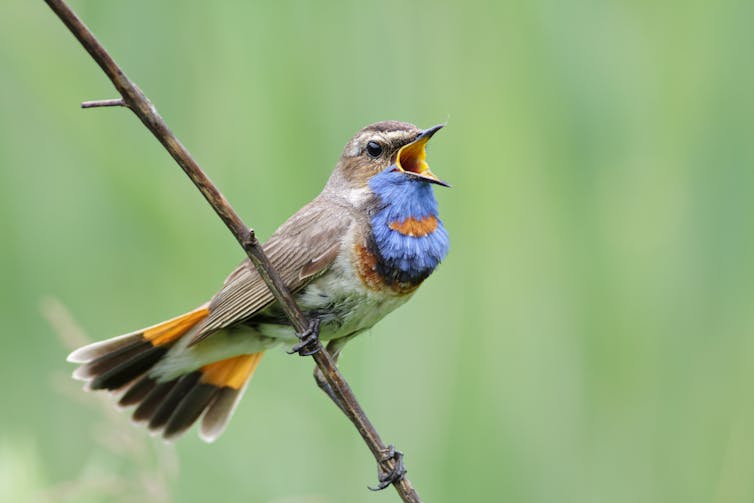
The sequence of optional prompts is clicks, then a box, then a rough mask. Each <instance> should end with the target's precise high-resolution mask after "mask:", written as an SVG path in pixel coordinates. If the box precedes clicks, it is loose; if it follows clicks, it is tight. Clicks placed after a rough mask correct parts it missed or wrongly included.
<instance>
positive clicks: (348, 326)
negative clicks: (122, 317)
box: [69, 121, 444, 441]
mask: <svg viewBox="0 0 754 503" xmlns="http://www.w3.org/2000/svg"><path fill="white" fill-rule="evenodd" d="M437 129H439V127H436V128H432V129H430V130H426V131H421V130H420V129H418V128H417V127H416V126H413V125H411V124H407V123H403V122H396V121H386V122H380V123H377V124H372V125H370V126H367V127H365V128H364V129H362V130H361V131H359V132H358V133H357V134H356V135H355V136H354V137H353V138H352V139H351V140H350V141H349V142H348V144H346V147H345V149H344V151H343V154H342V156H341V158H340V160H339V161H338V164H337V165H336V168H335V170H334V171H333V173H332V175H331V177H330V179H329V181H328V182H327V184H326V186H325V188H324V189H323V191H322V192H321V193H320V194H319V195H318V196H317V197H316V198H315V199H314V200H313V201H311V202H310V203H309V204H307V205H305V206H304V207H303V208H301V210H299V211H298V212H296V213H295V214H294V215H293V216H292V217H290V218H289V219H288V220H287V221H286V222H285V223H284V224H283V225H281V226H280V228H278V230H277V231H275V233H274V234H273V235H272V236H271V237H270V238H269V239H268V240H267V241H266V242H265V243H264V245H263V249H264V251H265V253H266V255H267V256H268V258H269V260H270V262H271V263H272V265H273V267H274V268H275V269H276V270H277V272H278V273H279V274H280V276H281V278H282V279H283V281H284V282H285V283H286V285H287V286H288V288H290V289H291V291H293V292H294V293H295V295H296V300H297V302H298V303H299V305H300V306H301V308H302V309H303V310H304V312H305V313H306V314H307V316H309V317H317V318H318V319H319V320H320V323H321V331H320V338H321V339H323V340H329V339H334V340H337V341H338V342H337V343H336V347H335V350H336V355H337V354H338V353H339V352H340V349H342V344H343V342H344V341H347V340H350V339H351V338H353V336H355V335H357V334H358V333H360V332H362V331H363V330H365V329H367V328H369V327H371V326H372V325H373V324H374V323H375V322H377V321H378V320H379V319H380V318H382V317H383V316H384V315H385V314H387V313H388V312H390V311H392V310H393V309H395V308H396V307H397V306H399V305H401V304H402V303H403V302H405V301H406V299H407V298H408V297H409V296H410V295H409V294H410V293H411V292H412V291H413V290H414V289H415V288H416V287H417V286H418V283H416V284H411V283H405V285H404V286H405V288H403V289H396V288H394V287H393V288H386V284H387V283H386V282H385V274H384V272H385V271H386V267H387V266H386V265H385V264H383V263H382V262H381V260H382V258H381V257H380V256H379V253H378V252H377V251H375V248H374V244H375V242H374V238H373V236H372V230H371V225H372V223H371V222H372V218H373V215H374V213H375V211H377V209H378V208H377V206H378V205H384V204H385V203H386V202H385V201H382V202H380V201H379V198H377V197H376V196H375V194H374V193H372V191H371V189H370V187H369V181H370V180H371V179H372V178H373V177H374V176H375V175H377V174H379V173H383V172H385V171H386V170H393V171H397V172H401V173H404V174H405V175H406V177H411V179H412V180H415V181H418V182H426V183H441V184H442V183H443V182H440V181H439V180H437V179H436V178H435V177H434V175H432V174H431V172H430V171H429V170H428V168H427V167H426V163H424V161H423V159H424V144H425V143H426V141H428V139H429V138H430V137H431V136H432V134H434V132H435V131H437ZM378 147H379V148H378ZM402 166H403V167H402ZM407 179H408V178H407ZM433 219H434V220H433ZM391 225H393V224H391ZM394 225H395V226H397V227H396V229H398V230H399V231H400V232H402V233H404V234H407V235H408V234H413V235H415V236H418V237H423V236H428V235H430V234H431V233H433V232H434V231H435V229H436V228H437V226H438V220H437V219H436V218H435V217H434V216H432V217H431V218H430V217H425V216H421V218H413V217H412V218H407V219H402V220H401V221H400V222H398V223H395V224H394ZM391 229H392V228H391ZM388 230H390V229H388ZM443 232H444V231H443ZM388 274H393V273H392V272H388ZM422 279H423V278H422ZM293 342H296V337H295V333H294V331H293V328H292V327H291V326H290V323H289V322H288V320H287V319H286V318H285V317H284V315H283V313H282V311H281V310H280V308H279V306H277V304H276V303H275V300H274V298H273V296H272V294H271V293H270V291H269V289H268V288H267V285H266V284H265V283H264V281H263V280H262V278H261V277H260V275H259V273H258V272H257V271H256V269H254V267H252V266H251V264H250V262H249V261H248V259H247V260H245V261H243V262H242V263H241V264H240V265H239V266H238V267H237V268H236V269H235V270H234V271H233V272H232V273H231V274H230V275H229V276H228V278H227V279H226V280H225V283H224V284H223V286H222V288H221V289H220V291H219V292H218V293H217V294H216V295H215V296H214V297H213V298H212V299H211V300H210V301H209V302H208V303H207V304H205V305H202V306H200V307H199V308H197V309H195V310H193V311H190V312H188V313H186V314H184V315H182V316H179V317H177V318H174V319H172V320H169V321H166V322H163V323H160V324H158V325H155V326H153V327H150V328H148V329H144V330H140V331H138V332H133V333H131V334H127V335H124V336H120V337H116V338H114V339H110V340H107V341H104V342H99V343H95V344H91V345H89V346H86V347H83V348H81V349H79V350H77V351H74V352H73V353H71V355H70V356H69V360H70V361H72V362H75V363H79V364H80V367H79V368H78V369H76V371H75V372H74V377H76V378H78V379H81V380H84V381H86V382H87V386H88V388H89V389H92V390H96V389H105V390H110V391H113V392H117V393H118V394H119V395H120V396H119V404H120V405H122V406H135V410H134V412H133V419H134V420H135V421H137V422H143V423H146V424H147V426H148V428H149V429H150V430H152V431H155V432H160V433H161V434H162V435H163V436H164V437H165V438H168V439H170V438H175V437H177V436H178V435H180V434H181V433H183V432H184V431H185V430H186V429H188V428H189V427H191V425H192V424H193V423H194V422H197V421H198V422H200V423H201V426H200V435H201V436H202V438H203V439H205V440H207V441H212V440H214V439H216V438H217V437H218V436H219V435H220V433H221V432H222V431H223V428H224V427H225V425H226V424H227V421H228V419H229V417H230V416H231V414H232V412H233V410H234V407H235V405H236V404H237V402H238V399H239V398H240V396H241V395H242V394H243V391H244V389H245V387H246V385H247V383H248V381H249V379H250V378H251V376H252V375H253V373H254V371H255V370H256V367H257V365H258V363H259V361H260V358H261V356H262V354H263V352H264V351H265V350H267V349H269V348H271V347H273V346H275V345H278V344H281V343H285V344H289V343H293Z"/></svg>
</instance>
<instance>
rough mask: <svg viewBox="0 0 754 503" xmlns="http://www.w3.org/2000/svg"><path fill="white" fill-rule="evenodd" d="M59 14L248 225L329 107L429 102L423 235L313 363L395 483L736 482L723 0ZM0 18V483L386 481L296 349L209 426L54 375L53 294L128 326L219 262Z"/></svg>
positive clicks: (750, 268)
mask: <svg viewBox="0 0 754 503" xmlns="http://www.w3.org/2000/svg"><path fill="white" fill-rule="evenodd" d="M73 7H74V8H75V9H76V10H77V11H78V13H79V14H80V15H81V16H82V18H83V19H84V20H85V21H86V22H87V23H88V24H89V25H90V26H91V27H92V29H93V30H94V31H95V33H96V34H97V35H98V36H99V37H100V39H101V40H102V41H103V42H104V44H105V45H106V47H108V49H110V50H111V52H112V54H113V56H114V57H115V58H116V60H117V61H118V62H119V63H121V64H122V66H123V67H124V69H125V70H126V72H128V74H129V75H130V76H131V77H132V78H133V79H134V80H135V81H136V82H137V83H138V84H139V85H140V86H141V87H142V89H143V90H144V91H145V92H146V93H147V95H148V96H149V97H150V98H151V99H152V100H153V102H154V103H155V104H156V105H157V107H158V108H159V110H160V112H161V113H162V115H163V116H164V117H165V119H166V120H167V121H168V123H169V124H170V126H171V127H172V129H173V130H174V131H175V132H176V133H177V134H178V136H179V137H180V138H181V140H182V141H183V142H184V143H185V144H186V145H187V146H188V147H189V149H190V150H191V151H192V153H193V154H194V155H195V157H196V158H197V160H198V161H199V162H200V164H201V165H202V166H203V167H204V169H205V170H206V171H207V172H208V173H209V175H210V176H211V177H212V179H213V180H214V181H215V182H216V183H217V184H218V185H219V187H220V188H221V190H223V191H224V193H225V194H226V196H227V197H228V199H229V200H230V201H231V202H232V203H233V205H234V206H235V208H236V209H237V210H238V211H239V213H241V214H242V215H243V216H244V218H245V219H246V220H247V221H248V222H249V223H251V224H252V225H253V226H255V228H256V229H257V231H258V233H259V234H260V235H261V236H263V237H264V236H268V235H269V234H270V233H271V232H272V231H273V230H274V229H275V227H276V226H277V225H278V224H279V223H281V222H282V221H283V220H284V219H285V218H286V217H288V216H289V215H290V214H291V213H292V212H294V211H295V210H296V209H298V207H300V206H301V205H302V204H303V203H305V202H306V201H308V200H309V199H311V198H312V197H314V196H315V195H316V194H317V193H318V191H319V190H320V188H321V187H322V185H323V184H324V182H325V180H326V178H327V176H328V174H329V172H330V170H331V168H332V167H333V165H334V163H335V161H336V159H337V158H338V156H339V154H340V151H341V149H342V147H343V145H344V144H345V142H346V141H347V140H348V138H350V137H351V135H352V134H353V133H355V131H356V130H358V129H359V128H360V127H362V126H363V125H366V124H368V123H371V122H375V121H378V120H383V119H400V120H406V121H410V122H414V123H416V124H418V125H420V126H424V127H426V126H429V125H432V124H436V123H438V122H444V121H448V127H447V128H446V129H445V130H443V131H442V132H441V133H440V134H439V135H438V136H437V137H436V139H435V140H434V141H433V142H432V145H431V149H430V152H429V161H430V163H431V165H432V167H433V170H434V171H435V172H436V173H437V174H438V175H439V176H441V177H443V178H445V179H447V180H448V181H450V182H451V183H453V185H454V187H453V188H452V189H450V190H442V189H441V190H438V191H437V197H438V199H439V201H440V206H441V214H442V216H443V219H444V221H445V224H446V227H447V228H448V230H449V232H450V235H451V239H452V247H451V253H450V255H449V257H448V259H447V261H446V262H445V263H444V264H443V265H442V267H441V268H440V269H439V270H438V271H437V272H436V273H435V275H434V276H433V277H432V278H431V279H430V280H429V281H427V283H426V284H425V286H424V287H423V288H422V289H421V290H420V291H419V293H418V294H417V295H416V296H415V297H414V299H413V300H412V302H410V303H409V304H408V305H407V306H405V307H403V308H401V309H400V310H399V311H397V312H395V313H394V314H392V315H391V316H389V317H388V318H387V319H386V320H384V321H383V322H382V323H380V324H378V325H377V327H375V328H374V329H373V330H372V331H371V333H370V334H369V335H366V336H363V337H362V338H360V339H358V340H357V341H355V342H353V343H352V344H350V345H349V347H348V349H347V350H346V352H345V356H344V358H343V359H342V360H341V362H342V369H343V371H344V373H345V375H346V376H347V377H348V379H349V380H350V383H351V384H352V386H353V388H354V390H355V391H356V393H357V395H358V397H359V398H360V399H361V401H362V404H363V406H364V407H365V409H366V410H367V412H368V413H369V415H370V417H371V418H372V420H373V421H374V423H375V425H376V426H377V428H378V430H379V431H380V433H381V434H382V435H383V437H384V438H385V439H386V440H388V441H390V442H392V443H395V444H396V445H397V446H398V447H399V448H400V449H402V450H404V451H405V452H406V453H407V457H406V463H407V465H408V468H409V475H410V478H411V480H412V482H413V483H414V484H415V485H416V487H417V488H418V490H419V492H420V494H421V495H422V496H423V497H424V498H425V500H426V501H427V502H459V501H505V502H553V501H558V502H585V501H590V502H611V503H620V502H632V503H633V502H637V501H641V502H663V503H667V502H684V503H691V502H738V501H742V502H743V501H752V500H753V499H754V390H753V389H752V383H754V365H752V362H753V361H754V310H753V309H752V304H753V303H754V298H753V297H754V260H753V258H754V225H752V223H751V221H752V218H751V216H752V214H753V212H754V198H753V197H752V196H751V194H752V192H754V139H753V138H752V137H753V136H754V97H753V96H754V91H753V90H754V63H753V61H752V48H753V47H754V31H753V30H752V28H751V20H752V19H754V4H753V3H752V2H750V1H737V0H721V1H719V2H713V3H710V2H702V1H688V0H686V1H680V0H678V1H666V2H653V1H634V2H627V1H624V2H592V1H584V0H568V1H563V0H544V1H541V0H539V1H519V0H516V1H504V2H484V1H481V0H479V1H471V0H469V1H465V2H453V3H451V2H429V1H424V2H411V3H408V2H399V1H387V2H372V3H364V2H346V1H338V2H303V1H298V2H293V1H281V2H275V3H273V2H247V1H221V2H213V3H207V2H197V1H188V2H185V1H184V2H178V1H164V2H151V1H147V0H132V1H130V2H100V1H96V0H87V1H83V0H77V1H75V2H73ZM0 10H1V11H2V15H0V242H2V246H1V247H0V280H1V284H2V287H0V317H1V318H2V320H3V329H2V336H1V337H2V350H1V351H0V355H2V360H1V361H2V365H0V382H2V383H4V385H3V392H2V411H1V412H0V426H1V427H2V429H1V430H0V500H2V501H183V502H193V501H215V500H217V501H220V500H222V501H239V502H240V501H243V502H248V503H256V502H265V503H266V502H277V503H295V502H300V503H320V502H354V501H374V502H377V501H398V498H397V496H396V495H395V494H394V492H393V491H392V490H389V491H386V492H385V493H384V494H372V493H369V492H367V491H366V488H365V486H366V485H367V484H368V483H373V482H374V480H375V466H374V462H373V460H372V459H371V457H370V455H369V454H368V451H367V450H366V448H365V447H364V446H363V444H362V441H361V440H360V438H359V437H358V435H357V434H356V432H355V431H354V430H353V428H352V427H351V426H350V424H348V423H347V421H346V420H345V418H344V417H342V416H341V414H339V411H338V410H337V409H336V408H335V407H334V406H333V405H332V404H331V403H330V402H329V401H328V400H327V399H326V398H325V397H324V396H323V395H322V394H321V393H320V392H319V390H318V389H317V388H316V386H314V384H313V382H312V380H311V369H312V362H311V361H310V360H304V359H301V358H299V357H296V356H287V355H285V354H284V353H283V352H282V351H278V352H273V353H271V354H269V355H267V356H266V357H265V359H264V360H263V362H262V365H261V366H260V370H259V372H258V373H257V375H256V376H255V378H254V381H253V382H252V385H251V386H250V387H249V389H248V392H247V394H246V397H245V399H244V400H243V401H242V403H241V405H240V407H239V408H238V410H237V413H236V415H235V417H234V419H233V421H232V422H231V424H230V427H229V428H228V430H227V431H226V433H225V435H224V436H223V437H222V438H221V439H220V440H219V441H218V442H217V443H216V444H213V445H205V444H203V443H202V442H201V441H200V440H198V438H197V437H196V435H195V434H194V433H193V432H191V433H189V434H188V435H187V436H186V437H185V438H184V439H182V440H181V441H180V442H179V443H177V444H176V445H175V447H174V448H173V447H167V448H166V447H163V445H162V442H161V441H160V440H158V439H152V438H150V437H149V436H148V435H147V434H146V432H145V431H143V430H142V429H140V428H134V427H131V426H130V425H129V423H128V420H127V415H126V414H123V413H120V414H119V413H114V412H112V407H110V405H109V404H108V403H107V402H108V400H107V399H101V398H102V397H99V396H95V395H85V394H83V393H81V392H80V391H79V389H78V388H79V385H78V384H77V383H74V382H73V381H71V380H70V379H69V373H70V371H71V370H72V366H71V365H70V364H67V363H66V362H65V355H66V354H67V352H68V349H67V348H66V346H65V344H64V343H63V341H62V340H61V338H60V337H59V336H58V335H57V334H56V332H59V331H61V330H63V331H64V332H66V333H69V332H71V331H72V329H70V328H65V325H66V314H65V310H67V312H68V313H70V316H72V317H73V319H74V320H75V321H76V322H77V323H78V324H79V325H80V327H81V328H82V330H84V331H85V332H86V334H87V336H88V337H90V338H92V339H103V338H106V337H111V336H114V335H117V334H120V333H123V332H127V331H131V330H134V329H137V328H140V327H142V326H146V325H149V324H152V323H155V322H157V321H160V320H163V319H165V318H168V317H171V316H173V315H175V314H177V313H180V312H183V311H184V310H186V309H187V308H191V307H193V306H195V305H197V304H199V303H201V302H203V301H204V300H205V299H207V298H208V297H209V296H210V295H211V294H212V293H213V292H214V291H215V290H216V289H217V288H218V287H219V286H220V284H221V281H222V280H223V279H224V277H225V275H226V273H227V272H229V271H230V270H231V269H232V268H233V267H234V266H235V265H236V264H237V263H238V262H239V261H240V259H241V257H242V253H241V251H240V249H239V247H238V246H237V244H236V243H235V242H234V240H233V239H232V237H231V236H230V234H229V233H228V231H227V230H226V229H225V228H224V227H223V226H222V225H221V223H220V222H219V220H218V219H217V218H216V217H215V215H214V214H213V213H212V212H211V210H210V209H209V207H208V206H207V204H206V203H205V202H204V201H203V200H202V198H201V197H200V196H199V195H198V193H196V191H195V189H194V188H193V187H192V186H191V185H190V184H189V182H188V181H187V179H186V178H185V176H184V175H183V173H182V172H181V171H180V170H179V169H178V168H177V166H176V165H175V164H174V163H173V162H172V160H171V159H170V158H169V157H168V155H167V154H166V153H165V152H164V151H163V149H162V148H161V147H160V146H159V145H158V143H157V142H156V141H155V140H154V139H153V138H152V137H151V136H150V134H149V133H148V132H147V131H146V130H145V129H144V127H143V126H142V125H141V124H140V123H139V122H138V120H137V119H135V118H134V117H133V116H132V115H131V114H129V113H128V112H127V111H125V110H116V109H101V110H90V111H81V110H80V109H79V108H78V103H79V102H80V101H83V100H89V99H101V98H111V97H114V96H115V95H114V92H113V90H112V88H111V86H110V84H109V82H108V81H107V80H106V78H105V77H104V76H103V74H102V73H101V72H100V70H99V69H98V67H97V66H96V65H95V64H94V63H93V62H92V61H91V60H90V58H89V57H88V55H87V54H86V53H85V52H84V51H83V50H82V49H81V47H80V46H79V45H78V43H77V42H76V41H75V40H74V39H73V37H72V36H71V35H70V34H69V33H68V32H67V30H66V29H65V28H64V27H63V25H62V24H61V23H60V22H59V21H58V20H57V19H56V18H55V17H54V16H53V14H52V13H51V12H50V11H49V9H48V8H47V7H46V6H45V5H44V4H43V3H42V2H39V1H37V2H22V1H16V0H11V2H6V3H5V5H4V6H3V8H2V9H0ZM46 318H52V319H53V322H54V323H53V324H54V325H56V327H57V328H53V327H52V326H51V324H50V323H49V322H48V321H47V319H46ZM103 403H104V405H103Z"/></svg>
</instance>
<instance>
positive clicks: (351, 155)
mask: <svg viewBox="0 0 754 503" xmlns="http://www.w3.org/2000/svg"><path fill="white" fill-rule="evenodd" d="M442 127H443V125H438V126H434V127H431V128H429V129H424V130H422V129H419V128H417V127H416V126H414V125H413V124H408V123H406V122H397V121H384V122H377V123H375V124H371V125H369V126H367V127H365V128H363V129H362V130H361V131H359V132H358V133H356V135H355V136H354V137H353V138H352V139H351V140H350V141H349V142H348V143H347V144H346V147H345V149H343V154H342V155H341V157H340V160H339V161H338V165H337V167H336V168H335V172H334V173H333V177H332V178H331V180H330V184H337V185H340V186H342V185H346V186H347V187H348V188H350V189H356V190H359V189H362V188H365V187H367V185H368V183H369V181H370V180H371V179H372V177H374V176H375V175H378V174H380V173H385V172H390V173H394V174H393V175H392V176H394V177H396V179H398V180H403V179H404V177H405V181H406V182H408V181H417V182H426V183H433V184H437V185H442V186H445V187H449V185H448V184H447V183H445V182H444V181H442V180H440V179H439V178H437V177H436V176H435V175H434V173H432V171H430V169H429V165H428V164H427V162H426V161H425V158H426V151H425V147H426V145H427V142H428V141H429V139H430V138H432V135H434V134H435V133H436V132H437V131H439V130H440V129H442Z"/></svg>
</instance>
